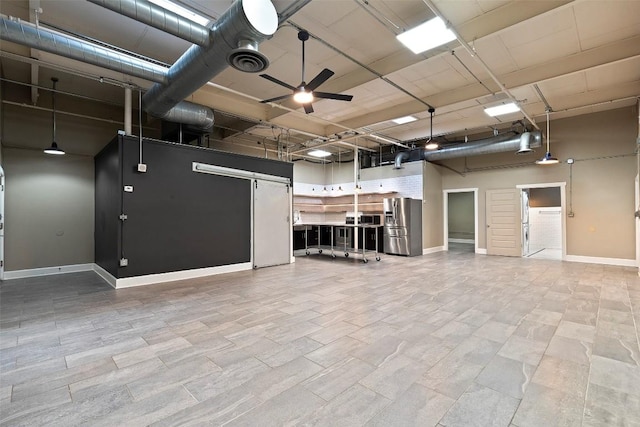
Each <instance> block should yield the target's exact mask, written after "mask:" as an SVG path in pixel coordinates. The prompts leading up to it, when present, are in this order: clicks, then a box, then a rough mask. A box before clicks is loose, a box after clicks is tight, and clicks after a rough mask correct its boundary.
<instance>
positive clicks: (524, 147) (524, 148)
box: [516, 132, 533, 156]
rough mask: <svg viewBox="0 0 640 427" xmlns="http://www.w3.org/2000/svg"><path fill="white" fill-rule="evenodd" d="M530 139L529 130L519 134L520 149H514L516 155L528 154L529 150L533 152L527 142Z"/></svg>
mask: <svg viewBox="0 0 640 427" xmlns="http://www.w3.org/2000/svg"><path fill="white" fill-rule="evenodd" d="M530 140H531V133H530V132H525V133H523V134H522V135H520V149H519V150H518V151H516V154H517V155H519V156H522V155H525V154H530V153H531V152H533V150H532V149H531V146H530V144H529V141H530Z"/></svg>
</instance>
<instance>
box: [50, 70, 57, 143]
mask: <svg viewBox="0 0 640 427" xmlns="http://www.w3.org/2000/svg"><path fill="white" fill-rule="evenodd" d="M51 81H52V82H53V91H52V92H51V107H52V110H53V113H52V116H53V142H56V83H58V79H57V78H56V77H52V78H51Z"/></svg>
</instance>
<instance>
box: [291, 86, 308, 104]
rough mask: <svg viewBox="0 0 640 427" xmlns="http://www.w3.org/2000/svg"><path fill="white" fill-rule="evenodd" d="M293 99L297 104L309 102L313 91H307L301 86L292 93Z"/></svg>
mask: <svg viewBox="0 0 640 427" xmlns="http://www.w3.org/2000/svg"><path fill="white" fill-rule="evenodd" d="M293 100H294V101H296V102H297V103H298V104H309V103H311V102H313V92H307V91H306V90H304V88H301V89H299V90H297V91H296V93H294V94H293Z"/></svg>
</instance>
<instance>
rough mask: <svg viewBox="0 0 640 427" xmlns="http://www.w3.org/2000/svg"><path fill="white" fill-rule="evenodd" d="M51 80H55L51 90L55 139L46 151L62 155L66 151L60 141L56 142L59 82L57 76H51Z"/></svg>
mask: <svg viewBox="0 0 640 427" xmlns="http://www.w3.org/2000/svg"><path fill="white" fill-rule="evenodd" d="M51 81H52V82H53V91H52V92H51V103H52V110H53V141H52V142H51V146H50V147H49V148H45V149H44V152H45V153H47V154H55V155H58V156H61V155H63V154H65V153H64V150H63V149H61V148H60V147H58V143H57V142H56V83H57V82H58V78H57V77H51Z"/></svg>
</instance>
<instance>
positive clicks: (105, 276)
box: [93, 264, 118, 289]
mask: <svg viewBox="0 0 640 427" xmlns="http://www.w3.org/2000/svg"><path fill="white" fill-rule="evenodd" d="M93 271H95V272H96V274H97V275H98V276H100V277H102V278H103V279H104V280H105V282H107V283H108V284H110V285H111V287H112V288H113V289H115V288H116V285H117V280H118V279H116V278H115V277H113V276H112V275H111V273H109V272H108V271H107V270H105V269H104V268H102V267H100V266H99V265H98V264H93Z"/></svg>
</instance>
